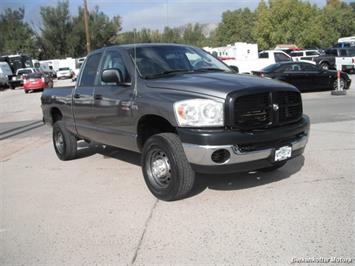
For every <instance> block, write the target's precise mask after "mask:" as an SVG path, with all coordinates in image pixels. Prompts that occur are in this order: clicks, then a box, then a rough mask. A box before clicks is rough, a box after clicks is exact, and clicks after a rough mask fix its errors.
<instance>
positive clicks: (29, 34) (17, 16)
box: [0, 8, 39, 56]
mask: <svg viewBox="0 0 355 266" xmlns="http://www.w3.org/2000/svg"><path fill="white" fill-rule="evenodd" d="M24 16H25V9H24V8H19V9H15V10H14V9H10V8H7V9H5V10H4V11H3V12H2V13H1V14H0V53H1V54H15V53H25V54H29V55H31V56H36V55H37V54H38V52H39V50H38V48H37V42H38V38H37V36H36V34H35V32H34V31H33V29H32V28H31V27H30V25H29V24H28V23H26V22H24Z"/></svg>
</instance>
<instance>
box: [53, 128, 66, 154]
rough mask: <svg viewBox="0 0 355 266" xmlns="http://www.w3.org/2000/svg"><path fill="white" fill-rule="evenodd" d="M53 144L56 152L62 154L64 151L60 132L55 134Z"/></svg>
mask: <svg viewBox="0 0 355 266" xmlns="http://www.w3.org/2000/svg"><path fill="white" fill-rule="evenodd" d="M54 144H55V147H56V148H57V151H58V152H59V153H60V154H62V153H63V151H64V138H63V134H62V133H61V132H57V133H56V134H55V135H54Z"/></svg>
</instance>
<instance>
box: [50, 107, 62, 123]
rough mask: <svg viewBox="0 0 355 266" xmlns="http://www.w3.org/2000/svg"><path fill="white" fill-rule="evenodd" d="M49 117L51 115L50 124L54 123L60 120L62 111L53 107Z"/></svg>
mask: <svg viewBox="0 0 355 266" xmlns="http://www.w3.org/2000/svg"><path fill="white" fill-rule="evenodd" d="M51 117H52V124H54V123H55V122H57V121H58V120H62V118H63V115H62V112H61V111H60V110H59V109H58V108H56V107H54V108H52V110H51Z"/></svg>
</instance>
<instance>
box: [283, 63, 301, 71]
mask: <svg viewBox="0 0 355 266" xmlns="http://www.w3.org/2000/svg"><path fill="white" fill-rule="evenodd" d="M298 71H302V68H301V65H300V64H297V63H295V64H289V65H287V66H286V67H285V69H284V72H298Z"/></svg>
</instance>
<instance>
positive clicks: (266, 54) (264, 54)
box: [259, 53, 269, 58]
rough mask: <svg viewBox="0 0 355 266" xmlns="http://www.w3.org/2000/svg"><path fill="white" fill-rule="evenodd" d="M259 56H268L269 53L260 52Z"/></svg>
mask: <svg viewBox="0 0 355 266" xmlns="http://www.w3.org/2000/svg"><path fill="white" fill-rule="evenodd" d="M259 58H269V53H260V54H259Z"/></svg>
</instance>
